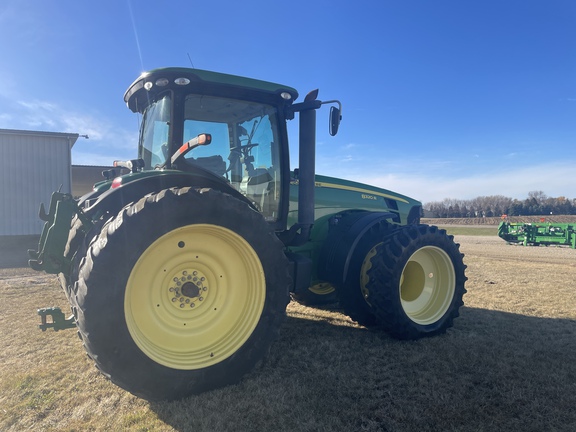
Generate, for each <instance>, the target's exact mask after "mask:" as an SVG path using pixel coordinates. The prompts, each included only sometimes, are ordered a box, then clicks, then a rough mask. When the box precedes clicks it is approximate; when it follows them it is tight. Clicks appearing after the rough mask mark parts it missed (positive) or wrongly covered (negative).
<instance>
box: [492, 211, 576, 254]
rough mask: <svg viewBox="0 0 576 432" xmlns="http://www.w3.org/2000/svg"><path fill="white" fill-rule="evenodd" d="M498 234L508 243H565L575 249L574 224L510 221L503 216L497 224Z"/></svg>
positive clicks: (575, 226) (543, 221)
mask: <svg viewBox="0 0 576 432" xmlns="http://www.w3.org/2000/svg"><path fill="white" fill-rule="evenodd" d="M498 236H499V237H500V238H502V239H504V240H506V241H507V242H509V243H520V244H523V245H524V246H528V245H534V246H539V245H545V246H548V245H561V246H563V245H566V246H571V247H572V249H576V225H575V224H565V223H551V222H545V220H544V219H542V220H541V222H540V223H524V222H510V221H508V219H507V218H505V219H504V220H503V221H502V222H500V225H499V226H498Z"/></svg>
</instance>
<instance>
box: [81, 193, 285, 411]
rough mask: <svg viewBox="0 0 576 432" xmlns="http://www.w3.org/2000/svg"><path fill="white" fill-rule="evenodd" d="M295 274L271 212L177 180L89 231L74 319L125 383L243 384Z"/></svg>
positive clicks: (105, 368) (150, 389)
mask: <svg viewBox="0 0 576 432" xmlns="http://www.w3.org/2000/svg"><path fill="white" fill-rule="evenodd" d="M289 285H290V277H289V274H288V262H287V259H286V257H285V255H284V252H283V246H282V243H281V242H280V241H279V240H278V239H277V238H276V236H275V234H274V232H273V231H272V230H271V229H270V227H269V225H268V223H266V222H265V220H264V218H263V217H262V215H260V214H259V213H258V212H256V211H254V210H253V209H251V208H250V207H249V206H248V205H247V204H245V203H243V202H241V201H239V200H237V199H236V198H233V197H231V196H230V195H227V194H224V193H221V192H219V191H216V190H211V189H203V190H194V189H191V188H183V189H169V190H164V191H162V192H160V193H158V194H153V195H150V196H148V197H145V198H142V199H141V200H140V201H138V202H137V203H135V204H132V205H129V206H126V207H125V208H124V209H123V210H122V211H121V212H120V213H119V214H118V215H117V216H116V217H115V218H114V219H112V220H110V221H109V222H108V223H106V224H105V225H104V227H103V228H102V231H101V233H100V235H99V237H98V238H96V239H95V240H94V241H93V242H92V244H91V245H90V248H89V249H88V253H87V255H86V258H85V260H83V262H82V264H81V266H80V272H79V280H78V286H77V290H76V303H77V309H78V313H77V324H78V327H79V329H80V335H81V337H82V339H83V341H84V345H85V347H86V350H87V352H88V354H89V355H90V357H91V358H92V359H93V360H94V361H95V362H96V365H97V367H98V368H99V369H100V370H101V371H102V372H103V373H104V374H105V375H107V376H108V377H109V378H110V379H111V380H112V381H113V382H115V383H116V384H117V385H119V386H121V387H123V388H124V389H126V390H128V391H130V392H132V393H133V394H135V395H137V396H140V397H142V398H145V399H149V400H162V399H179V398H182V397H185V396H187V395H190V394H193V393H200V392H203V391H207V390H211V389H214V388H217V387H221V386H225V385H228V384H232V383H235V382H237V381H239V380H240V378H241V377H242V376H243V375H244V374H245V373H247V372H248V371H250V370H251V369H252V368H253V367H254V366H255V365H256V363H258V361H259V360H261V359H262V358H263V356H264V355H265V354H266V352H267V351H268V349H269V347H270V345H271V343H272V341H273V340H274V338H275V337H276V336H277V334H278V331H279V327H280V324H281V322H282V319H283V317H284V315H285V310H286V305H287V303H288V300H289Z"/></svg>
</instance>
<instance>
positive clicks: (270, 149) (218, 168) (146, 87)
mask: <svg viewBox="0 0 576 432" xmlns="http://www.w3.org/2000/svg"><path fill="white" fill-rule="evenodd" d="M297 97H298V93H297V92H296V90H294V89H292V88H290V87H286V86H281V85H276V84H271V83H268V82H263V81H258V80H252V79H245V78H244V79H242V80H241V82H240V81H238V78H237V77H233V76H230V75H224V74H219V73H214V72H207V71H200V70H196V69H181V68H167V69H157V70H154V71H151V72H148V73H146V74H143V75H142V76H140V77H139V78H138V79H137V80H136V81H135V82H134V84H132V86H131V87H130V88H129V89H128V91H127V92H126V95H125V101H126V103H127V105H128V107H129V108H130V109H132V110H133V111H134V112H138V113H140V114H142V123H141V128H140V139H139V146H138V156H139V158H140V159H141V160H142V161H143V163H141V165H142V168H143V170H178V171H184V172H192V171H194V172H198V171H199V170H200V171H202V170H203V171H208V172H209V173H211V174H213V175H215V176H218V177H221V178H223V179H224V180H225V181H226V182H227V183H228V184H229V185H230V187H232V188H234V189H235V190H236V191H238V192H240V193H241V194H243V195H244V196H246V197H247V198H248V199H249V200H250V201H251V202H252V203H253V204H254V206H255V207H256V208H257V209H258V210H259V211H260V212H261V213H262V214H263V216H264V218H265V219H266V220H267V221H269V222H277V221H279V220H281V219H283V217H282V215H283V213H285V212H283V211H282V206H285V205H287V202H286V203H285V202H283V201H284V200H283V199H282V197H284V196H287V194H286V193H282V192H283V190H285V188H286V187H288V185H289V168H288V140H287V133H286V121H285V120H286V118H285V116H286V111H287V108H288V107H290V105H291V104H292V102H293V101H294V99H295V98H297ZM282 222H283V221H282Z"/></svg>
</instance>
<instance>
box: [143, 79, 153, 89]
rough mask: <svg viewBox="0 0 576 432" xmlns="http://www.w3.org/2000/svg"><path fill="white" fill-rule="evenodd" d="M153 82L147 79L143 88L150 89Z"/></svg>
mask: <svg viewBox="0 0 576 432" xmlns="http://www.w3.org/2000/svg"><path fill="white" fill-rule="evenodd" d="M153 85H154V84H152V81H148V82H147V83H146V84H144V88H145V89H146V90H150V89H151V88H152V86H153Z"/></svg>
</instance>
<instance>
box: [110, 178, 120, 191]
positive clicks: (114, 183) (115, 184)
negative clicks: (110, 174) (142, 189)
mask: <svg viewBox="0 0 576 432" xmlns="http://www.w3.org/2000/svg"><path fill="white" fill-rule="evenodd" d="M120 186H122V177H116V178H115V179H114V180H112V185H111V188H112V189H116V188H118V187H120Z"/></svg>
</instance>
